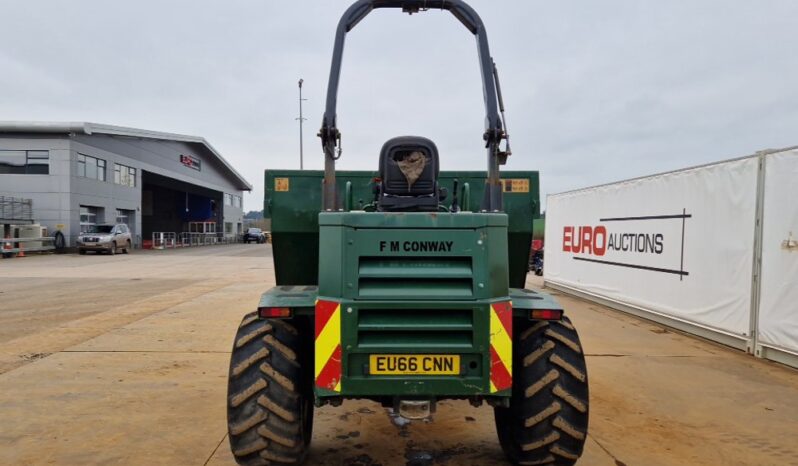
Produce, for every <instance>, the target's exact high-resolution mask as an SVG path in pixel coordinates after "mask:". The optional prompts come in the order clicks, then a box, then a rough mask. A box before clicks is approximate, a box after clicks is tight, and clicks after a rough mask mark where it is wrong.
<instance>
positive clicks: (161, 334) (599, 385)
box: [0, 245, 798, 466]
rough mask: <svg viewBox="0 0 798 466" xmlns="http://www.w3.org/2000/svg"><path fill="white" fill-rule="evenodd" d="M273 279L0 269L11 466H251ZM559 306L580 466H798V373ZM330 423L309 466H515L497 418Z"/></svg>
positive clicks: (443, 410)
mask: <svg viewBox="0 0 798 466" xmlns="http://www.w3.org/2000/svg"><path fill="white" fill-rule="evenodd" d="M273 276H274V275H273V268H272V263H271V254H270V249H269V247H268V246H263V245H230V246H216V247H207V248H197V249H186V250H176V251H148V252H139V251H136V253H135V254H132V255H130V256H124V255H117V256H93V255H90V256H77V255H74V256H72V255H67V256H31V257H28V258H24V259H14V260H2V261H0V464H165V465H166V464H168V465H175V464H176V465H182V464H186V465H205V464H208V465H216V466H220V465H232V464H234V463H233V459H232V455H231V454H230V451H229V447H228V445H227V439H226V424H225V396H226V389H227V385H226V377H227V365H228V360H229V351H230V347H231V345H232V339H233V336H234V333H235V328H236V327H237V325H238V322H239V320H240V318H241V316H242V315H243V314H244V313H246V312H247V311H249V310H251V309H252V307H253V306H254V305H255V303H256V302H257V298H258V296H259V295H260V293H261V292H262V291H263V290H265V289H266V288H267V287H269V286H271V285H272V283H273V280H274V279H273ZM534 285H535V283H533V280H532V279H531V278H530V286H534ZM560 299H562V301H563V302H564V303H565V305H566V309H567V310H568V311H567V312H568V313H569V315H570V316H571V319H572V320H573V322H574V324H575V325H576V326H577V328H578V329H579V331H580V333H581V337H582V339H583V346H584V348H585V351H586V352H587V354H588V371H589V379H590V389H591V422H590V433H589V437H588V443H587V448H586V453H585V455H584V456H583V458H582V460H581V461H580V463H579V464H584V465H615V466H618V465H624V464H625V465H684V464H707V465H710V464H712V465H716V464H757V465H759V464H774V465H775V464H779V465H783V464H798V460H796V458H798V444H797V443H796V442H795V438H796V435H798V372H796V371H795V370H792V369H788V368H785V367H782V366H779V365H777V364H774V363H769V362H766V361H761V360H756V359H754V358H752V357H749V356H747V355H744V354H742V353H739V352H737V351H734V350H731V349H727V348H724V347H721V346H718V345H715V344H712V343H708V342H705V341H702V340H699V339H696V338H693V337H689V336H685V335H681V334H678V333H673V332H671V331H668V330H666V329H664V328H662V327H660V326H657V325H654V324H650V323H647V322H645V321H642V320H640V319H637V318H634V317H631V316H626V315H624V314H620V313H618V312H616V311H612V310H609V309H607V308H604V307H601V306H598V305H593V304H590V303H586V302H583V301H579V300H576V299H573V298H569V297H565V296H560ZM316 414H317V417H316V425H315V428H314V429H315V430H314V437H313V444H312V449H311V454H310V458H309V461H308V464H319V465H349V466H355V465H363V466H374V465H378V464H380V465H383V466H389V465H406V464H410V465H416V466H418V465H439V464H448V465H461V464H462V465H500V464H505V463H504V460H503V458H502V454H501V450H500V448H499V445H498V441H497V440H496V434H495V429H494V426H493V416H492V410H491V409H489V408H487V407H482V408H473V407H470V406H469V405H468V404H467V403H465V402H443V403H442V404H441V405H440V406H439V409H438V413H437V414H436V415H435V417H434V420H433V421H431V422H414V423H411V424H404V423H402V422H399V420H397V419H394V418H391V417H390V416H389V413H388V412H386V410H384V409H383V408H381V407H380V406H378V405H376V404H374V403H370V402H365V401H347V402H344V404H343V406H341V407H339V408H331V407H325V408H322V409H320V410H317V412H316Z"/></svg>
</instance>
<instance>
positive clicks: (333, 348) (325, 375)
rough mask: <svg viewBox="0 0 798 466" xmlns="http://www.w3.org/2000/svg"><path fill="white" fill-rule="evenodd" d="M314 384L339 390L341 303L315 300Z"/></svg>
mask: <svg viewBox="0 0 798 466" xmlns="http://www.w3.org/2000/svg"><path fill="white" fill-rule="evenodd" d="M315 346H316V361H315V371H316V386H317V387H319V388H323V389H325V390H332V391H335V392H340V391H341V304H340V303H336V302H335V301H324V300H321V299H318V300H316V345H315Z"/></svg>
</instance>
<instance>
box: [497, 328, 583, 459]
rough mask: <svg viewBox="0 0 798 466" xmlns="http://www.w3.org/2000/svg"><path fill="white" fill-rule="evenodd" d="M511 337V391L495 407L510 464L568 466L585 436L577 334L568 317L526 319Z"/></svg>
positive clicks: (581, 370)
mask: <svg viewBox="0 0 798 466" xmlns="http://www.w3.org/2000/svg"><path fill="white" fill-rule="evenodd" d="M518 330H519V331H518V332H517V333H516V332H513V333H515V338H514V341H513V367H514V368H515V370H514V380H513V382H514V383H513V394H512V398H511V399H510V407H509V408H495V417H496V431H497V433H498V435H499V443H500V444H501V446H502V450H504V453H505V454H506V455H507V457H508V458H509V459H510V461H512V462H513V464H542V465H573V464H574V463H576V460H578V459H579V456H580V455H581V454H582V449H583V448H584V444H585V440H586V438H587V424H588V384H587V368H586V365H585V355H584V352H583V351H582V345H581V344H580V342H579V335H577V333H576V329H574V327H573V325H571V322H570V320H568V318H566V317H563V320H562V321H561V322H555V321H552V322H546V321H539V322H529V325H527V326H526V328H520V329H518Z"/></svg>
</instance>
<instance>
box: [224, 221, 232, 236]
mask: <svg viewBox="0 0 798 466" xmlns="http://www.w3.org/2000/svg"><path fill="white" fill-rule="evenodd" d="M224 232H225V234H228V235H229V234H231V233H232V232H233V222H225V223H224Z"/></svg>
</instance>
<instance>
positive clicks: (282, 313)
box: [258, 307, 294, 319]
mask: <svg viewBox="0 0 798 466" xmlns="http://www.w3.org/2000/svg"><path fill="white" fill-rule="evenodd" d="M258 315H259V316H260V317H261V318H262V319H274V318H283V319H284V318H287V317H292V316H293V315H294V313H293V311H291V308H290V307H259V308H258Z"/></svg>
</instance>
